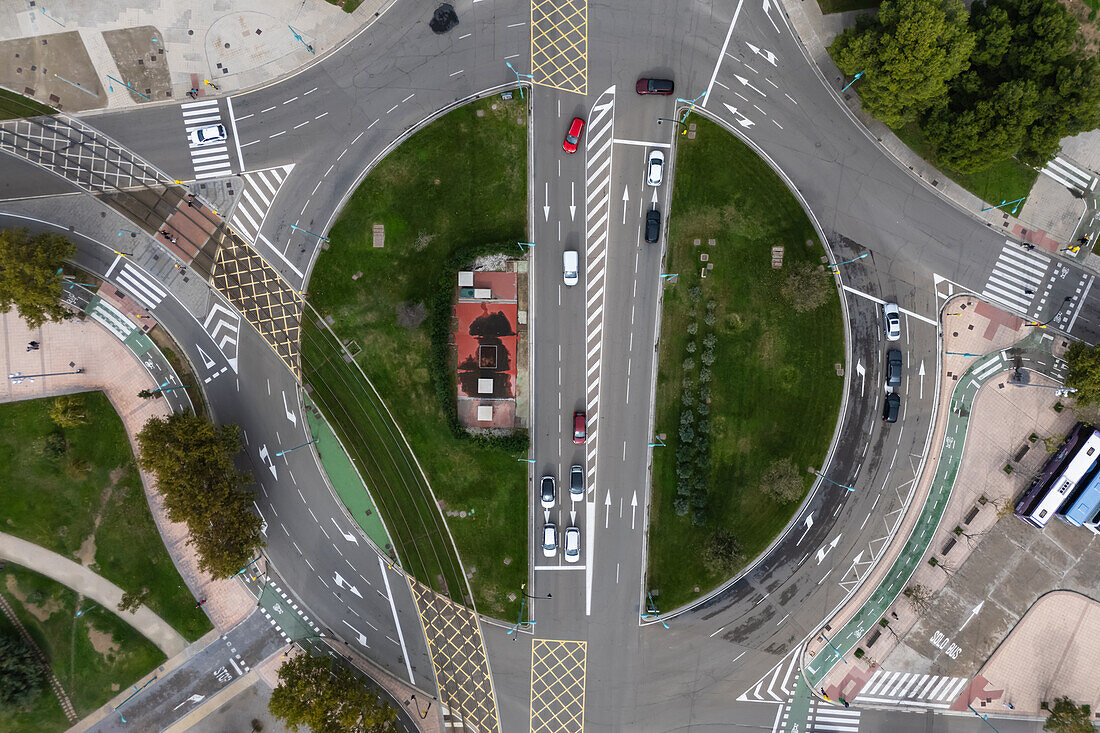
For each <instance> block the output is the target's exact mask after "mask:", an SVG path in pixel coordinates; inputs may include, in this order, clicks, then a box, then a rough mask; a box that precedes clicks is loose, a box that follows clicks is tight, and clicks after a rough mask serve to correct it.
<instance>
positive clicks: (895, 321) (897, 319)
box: [882, 303, 901, 341]
mask: <svg viewBox="0 0 1100 733" xmlns="http://www.w3.org/2000/svg"><path fill="white" fill-rule="evenodd" d="M882 315H883V318H885V319H886V340H887V341H897V340H898V339H900V338H901V311H900V310H899V309H898V304H897V303H883V304H882Z"/></svg>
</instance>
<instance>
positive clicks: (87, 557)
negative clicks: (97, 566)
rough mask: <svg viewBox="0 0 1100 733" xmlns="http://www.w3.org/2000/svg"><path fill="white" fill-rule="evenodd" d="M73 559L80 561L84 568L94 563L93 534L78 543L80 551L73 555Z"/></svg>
mask: <svg viewBox="0 0 1100 733" xmlns="http://www.w3.org/2000/svg"><path fill="white" fill-rule="evenodd" d="M73 557H75V558H76V559H77V560H79V561H80V564H81V565H83V566H84V567H89V566H91V564H92V563H93V562H95V534H94V533H93V534H90V535H88V536H87V537H85V538H84V541H83V542H81V543H80V549H79V550H77V551H76V552H74V553H73Z"/></svg>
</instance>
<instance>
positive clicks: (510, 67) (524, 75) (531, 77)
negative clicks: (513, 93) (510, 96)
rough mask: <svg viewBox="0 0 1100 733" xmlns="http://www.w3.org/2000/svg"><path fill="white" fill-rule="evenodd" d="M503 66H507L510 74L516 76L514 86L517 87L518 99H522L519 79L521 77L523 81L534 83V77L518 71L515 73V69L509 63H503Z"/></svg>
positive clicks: (521, 86)
mask: <svg viewBox="0 0 1100 733" xmlns="http://www.w3.org/2000/svg"><path fill="white" fill-rule="evenodd" d="M504 65H505V66H507V67H508V69H509V70H511V72H512V73H513V74H515V75H516V86H517V87H519V98H520V99H523V85H522V84H520V83H519V80H520V77H523V78H524V79H530V80H532V81H534V79H535V77H534V75H532V74H521V73H519V72H518V71H516V67H514V66H512V62H511V61H505V62H504Z"/></svg>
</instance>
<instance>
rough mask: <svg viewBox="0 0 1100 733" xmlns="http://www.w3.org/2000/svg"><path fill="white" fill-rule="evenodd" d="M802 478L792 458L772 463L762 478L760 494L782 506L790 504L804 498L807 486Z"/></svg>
mask: <svg viewBox="0 0 1100 733" xmlns="http://www.w3.org/2000/svg"><path fill="white" fill-rule="evenodd" d="M802 476H803V474H801V473H799V472H798V468H797V467H796V466H795V465H794V463H793V462H792V461H791V459H790V458H781V459H779V460H776V461H772V463H771V465H769V466H768V467H767V468H766V469H765V470H764V474H763V475H762V476H761V477H760V492H761V493H762V494H765V495H767V496H770V497H772V498H773V499H775V500H776V501H778V502H779V503H780V504H789V503H790V502H792V501H794V500H796V499H799V498H801V497H802V491H803V489H804V488H805V486H806V484H805V481H803V479H802Z"/></svg>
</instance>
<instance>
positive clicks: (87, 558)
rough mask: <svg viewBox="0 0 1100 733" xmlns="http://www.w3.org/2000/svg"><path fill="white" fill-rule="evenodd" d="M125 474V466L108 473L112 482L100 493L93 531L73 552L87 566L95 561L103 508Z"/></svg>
mask: <svg viewBox="0 0 1100 733" xmlns="http://www.w3.org/2000/svg"><path fill="white" fill-rule="evenodd" d="M124 475H126V469H124V468H115V469H112V470H111V472H110V473H109V474H108V476H110V478H111V483H110V485H109V486H107V487H106V488H105V489H103V493H101V494H100V495H99V509H98V510H97V511H96V513H95V521H94V522H93V524H92V533H91V534H90V535H88V536H87V537H85V538H84V541H83V542H81V543H80V549H79V550H77V551H76V552H74V553H73V556H74V557H75V558H76V559H77V560H79V561H80V564H81V565H83V566H84V567H86V568H87V567H91V566H92V563H94V562H95V533H96V531H97V530H98V529H99V523H100V522H101V521H103V510H104V509H106V508H107V502H109V501H110V500H111V494H112V493H114V490H115V487H116V486H118V482H119V481H120V480H122V477H123V476H124Z"/></svg>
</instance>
